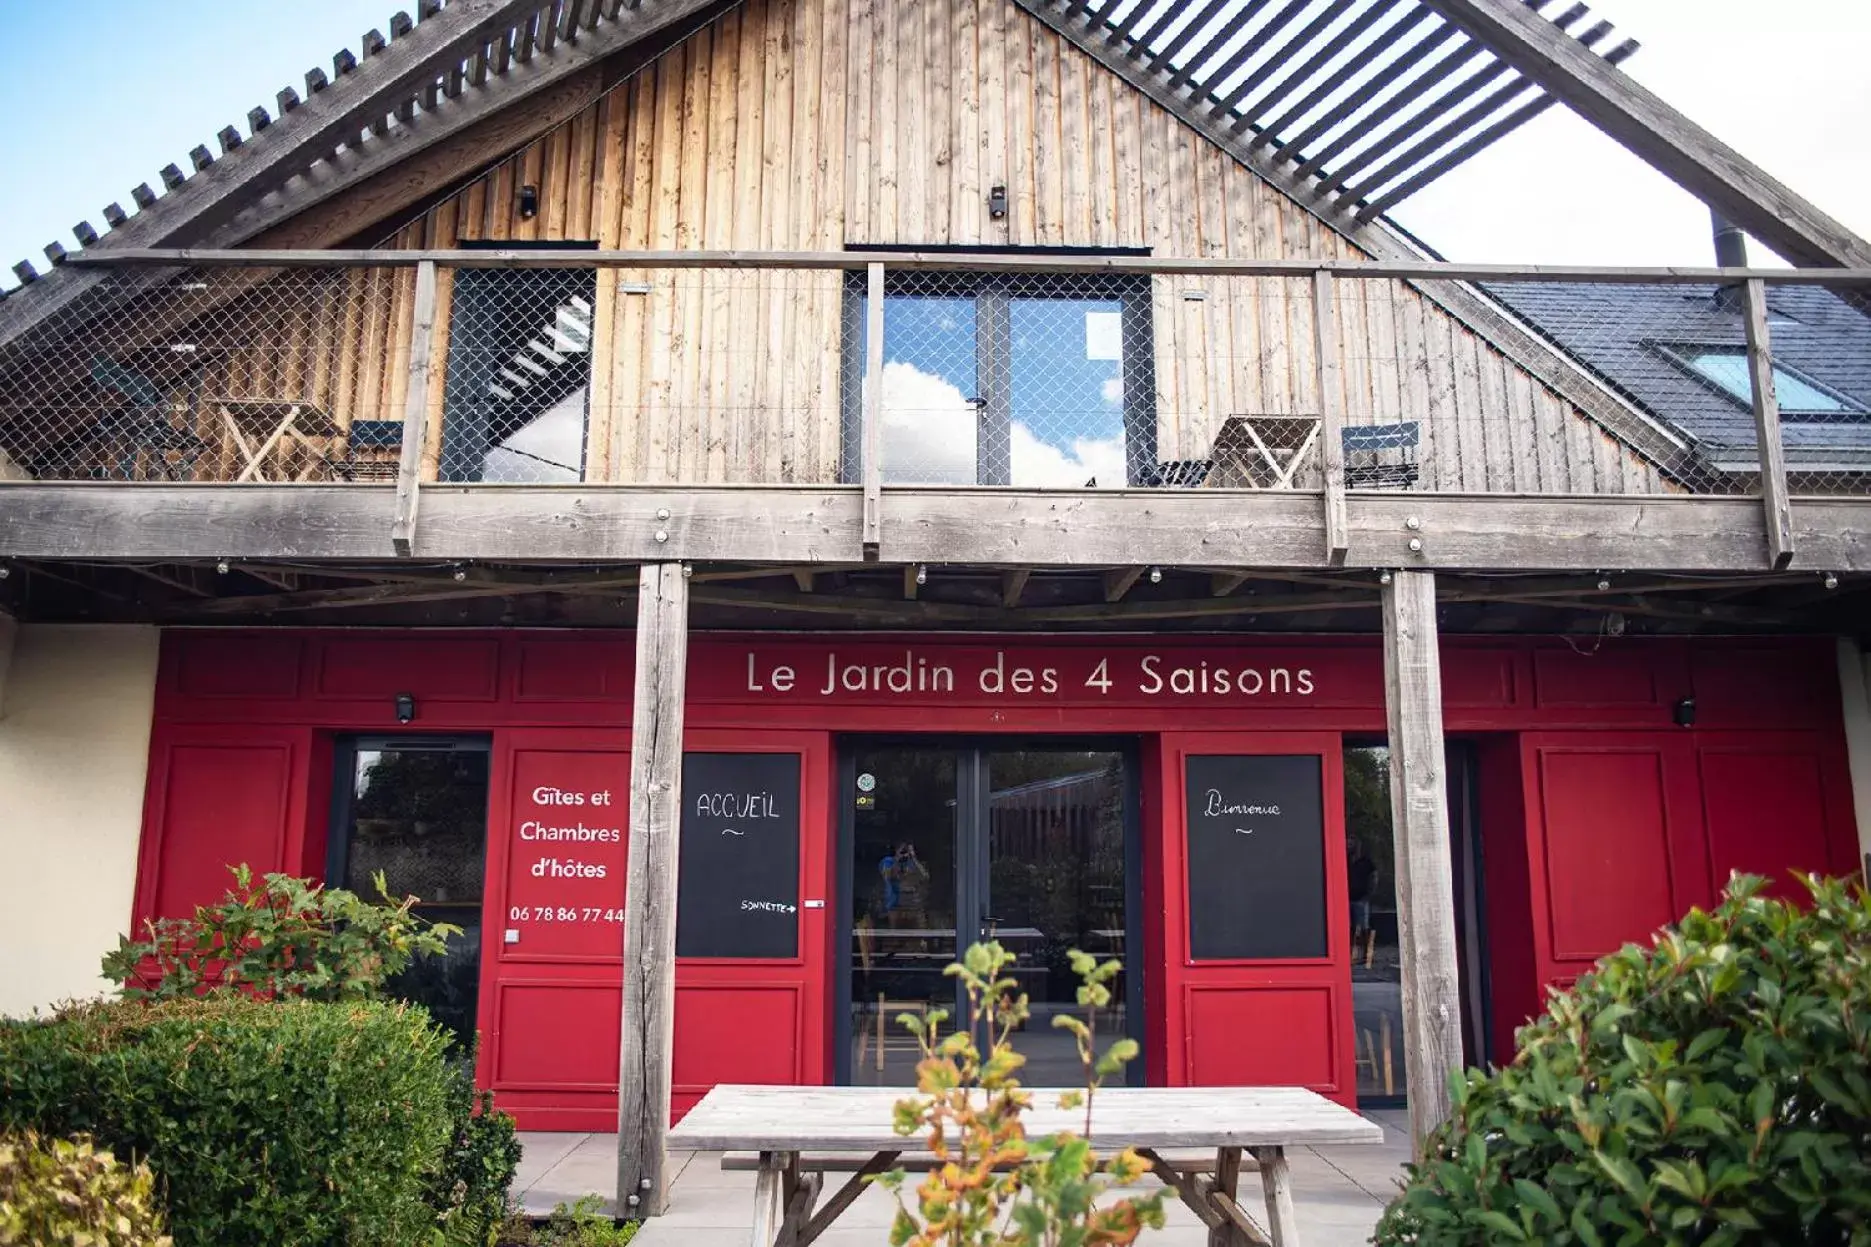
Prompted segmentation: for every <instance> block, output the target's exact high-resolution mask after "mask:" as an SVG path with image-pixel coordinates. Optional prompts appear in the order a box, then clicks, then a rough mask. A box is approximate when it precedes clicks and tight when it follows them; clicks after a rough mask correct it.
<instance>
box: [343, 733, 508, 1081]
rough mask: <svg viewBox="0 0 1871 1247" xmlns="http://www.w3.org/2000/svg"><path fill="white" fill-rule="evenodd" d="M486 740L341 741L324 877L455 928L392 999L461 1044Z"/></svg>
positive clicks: (469, 1012)
mask: <svg viewBox="0 0 1871 1247" xmlns="http://www.w3.org/2000/svg"><path fill="white" fill-rule="evenodd" d="M487 763H488V746H487V742H486V741H484V740H451V739H437V738H428V739H421V738H404V737H377V738H371V737H354V738H351V739H347V740H343V741H340V742H339V747H338V777H337V778H338V786H337V792H336V793H335V794H334V798H335V799H334V800H333V802H332V832H333V834H332V837H331V850H330V856H329V861H328V863H327V869H326V875H325V877H326V879H327V880H329V881H330V883H331V884H332V886H334V887H342V888H347V889H349V890H350V891H352V892H355V893H357V894H358V895H359V896H361V897H364V898H365V899H366V900H375V899H377V886H376V883H375V877H376V875H377V873H378V872H379V871H381V872H382V874H383V877H384V884H385V886H386V887H387V888H388V889H389V892H390V895H392V896H396V897H402V896H412V895H413V896H415V897H416V898H418V899H417V904H416V912H417V913H418V914H420V915H421V916H422V917H424V918H426V919H427V920H429V921H430V922H447V923H452V924H453V925H455V926H458V927H460V928H461V931H462V933H461V934H460V935H457V936H454V937H452V938H450V940H449V942H448V952H447V955H446V956H444V957H439V958H427V959H422V960H418V961H416V962H415V963H414V964H413V965H411V966H410V967H409V968H408V969H407V970H405V971H403V973H401V974H399V975H397V976H396V977H395V978H393V979H391V980H390V982H389V984H388V987H389V990H390V994H392V995H394V996H396V997H399V998H400V999H403V1000H408V1001H411V1002H412V1003H415V1004H419V1005H421V1006H423V1007H424V1008H426V1009H427V1010H428V1011H429V1013H430V1015H431V1016H433V1017H434V1018H435V1020H436V1021H437V1022H439V1023H440V1024H441V1025H443V1026H445V1027H447V1028H448V1029H449V1030H450V1031H452V1032H453V1033H454V1036H455V1039H456V1041H457V1042H458V1043H460V1044H461V1045H462V1046H463V1047H464V1048H467V1047H472V1046H473V1042H474V1030H475V1016H476V1009H477V1007H478V1005H479V999H480V983H481V897H482V890H483V887H484V879H485V874H486V872H485V870H484V863H485V861H486V856H487V780H488V766H487Z"/></svg>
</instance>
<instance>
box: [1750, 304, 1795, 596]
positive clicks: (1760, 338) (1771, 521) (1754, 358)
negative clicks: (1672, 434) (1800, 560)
mask: <svg viewBox="0 0 1871 1247" xmlns="http://www.w3.org/2000/svg"><path fill="white" fill-rule="evenodd" d="M1743 290H1744V291H1745V292H1746V308H1745V311H1746V315H1747V329H1748V388H1749V389H1751V390H1752V391H1753V393H1754V438H1755V440H1756V441H1757V442H1758V443H1759V444H1760V456H1761V507H1762V508H1763V510H1764V512H1765V518H1766V522H1767V561H1768V563H1769V565H1770V566H1772V567H1773V569H1774V570H1775V571H1780V570H1782V569H1783V568H1785V567H1786V565H1787V564H1789V563H1791V562H1792V561H1793V507H1792V504H1791V503H1789V502H1788V501H1787V451H1786V444H1785V443H1784V442H1783V441H1782V440H1781V437H1780V398H1779V395H1777V394H1775V393H1774V357H1773V347H1772V345H1771V343H1770V342H1769V340H1768V336H1767V288H1766V286H1764V285H1762V284H1761V279H1760V278H1758V277H1750V278H1748V280H1747V283H1746V285H1745V286H1744V287H1743Z"/></svg>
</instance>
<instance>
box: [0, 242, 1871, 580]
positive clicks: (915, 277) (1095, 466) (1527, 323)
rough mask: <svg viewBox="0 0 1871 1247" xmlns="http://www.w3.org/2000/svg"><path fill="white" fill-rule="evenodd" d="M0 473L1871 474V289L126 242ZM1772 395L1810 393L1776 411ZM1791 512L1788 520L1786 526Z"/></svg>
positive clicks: (1816, 486)
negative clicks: (222, 248) (183, 247)
mask: <svg viewBox="0 0 1871 1247" xmlns="http://www.w3.org/2000/svg"><path fill="white" fill-rule="evenodd" d="M70 262H72V263H83V264H86V265H99V266H104V267H106V268H107V269H108V272H109V279H108V280H107V281H105V282H103V283H101V284H100V285H99V286H98V287H96V288H95V289H94V290H92V291H91V292H90V293H89V294H88V295H87V297H86V298H85V299H83V300H81V301H79V302H76V303H74V304H72V305H71V306H68V307H65V308H62V309H60V310H59V311H58V312H57V313H56V314H54V315H52V316H50V317H48V318H47V319H46V320H44V321H42V322H40V323H38V324H36V325H33V326H32V327H31V328H29V329H27V330H25V331H24V332H22V333H21V334H19V335H18V336H16V337H15V338H14V339H12V340H11V341H8V342H5V343H0V479H4V480H6V481H8V482H9V483H20V482H35V481H38V482H44V481H74V480H87V481H113V482H125V483H128V482H146V481H167V482H183V481H186V482H212V483H223V482H225V483H231V484H250V483H307V482H322V483H326V484H356V485H359V486H371V485H376V486H382V487H392V486H393V487H395V488H396V489H397V490H398V491H399V504H398V508H397V511H398V517H399V525H400V526H401V528H402V533H401V535H402V536H404V537H406V536H407V530H408V526H409V525H410V524H412V523H413V521H414V517H415V508H416V503H417V499H418V494H419V490H420V488H421V486H422V485H423V484H425V483H432V482H442V483H449V484H458V485H497V484H509V483H526V484H534V485H539V484H555V483H567V484H573V483H578V484H583V485H593V484H597V485H606V484H616V485H641V484H655V485H721V484H726V485H766V484H790V485H815V486H819V485H823V486H851V487H856V488H862V489H863V490H864V492H865V498H866V501H867V506H866V517H867V519H866V530H867V533H868V534H872V535H874V532H875V515H876V509H877V508H876V501H877V499H878V498H879V497H880V496H881V494H882V491H883V490H885V489H886V488H889V487H893V486H898V485H922V484H927V485H945V486H958V485H960V486H976V485H979V486H1009V485H1010V486H1022V487H1029V488H1059V489H1071V490H1084V489H1100V490H1102V489H1113V488H1116V489H1191V488H1202V489H1223V490H1269V489H1278V490H1295V491H1302V492H1313V493H1316V494H1318V495H1319V497H1320V498H1321V500H1322V505H1323V506H1324V508H1325V522H1326V527H1327V530H1328V533H1332V534H1336V536H1333V537H1332V538H1331V540H1332V541H1333V542H1334V543H1335V545H1336V544H1341V543H1342V535H1343V532H1344V518H1343V517H1344V507H1345V505H1346V504H1345V497H1346V494H1347V493H1348V492H1350V493H1357V492H1359V491H1367V490H1368V491H1385V492H1397V491H1412V490H1414V491H1424V492H1435V493H1470V494H1474V493H1486V494H1506V495H1519V496H1526V495H1581V494H1584V495H1602V494H1619V495H1632V494H1637V495H1659V496H1662V495H1683V494H1747V495H1756V494H1759V495H1763V496H1764V497H1765V498H1766V499H1767V500H1768V505H1769V517H1770V530H1776V529H1777V530H1779V531H1782V532H1784V531H1786V530H1785V524H1784V516H1785V515H1786V505H1785V501H1784V500H1785V498H1786V497H1787V495H1788V494H1789V493H1793V492H1810V493H1829V494H1854V493H1859V492H1865V489H1864V487H1865V486H1866V485H1868V484H1871V415H1868V414H1867V412H1868V411H1871V318H1868V317H1867V315H1866V305H1865V298H1864V293H1863V292H1864V291H1865V289H1866V287H1867V285H1868V284H1871V274H1867V273H1861V272H1857V271H1844V270H1823V271H1821V270H1795V271H1789V272H1758V271H1742V270H1634V269H1625V270H1609V269H1553V268H1545V269H1535V268H1512V267H1497V266H1454V265H1444V264H1434V263H1421V264H1396V263H1353V262H1332V263H1321V262H1319V261H1313V260H1292V261H1284V260H1267V261H1221V260H1200V259H1191V260H1162V259H1156V258H1153V257H1142V256H1130V255H1124V256H1058V255H1046V256H1034V255H1022V256H1009V255H1004V254H994V255H959V254H913V253H851V254H741V253H719V252H717V253H705V252H687V253H654V254H651V253H597V252H591V251H529V252H502V251H467V252H414V251H409V252H310V253H285V252H217V253H191V252H119V253H116V254H110V253H98V254H96V255H90V256H84V257H73V259H72V260H71V261H70ZM1783 413H1784V414H1783ZM1776 516H1778V517H1782V518H1781V520H1780V521H1776V520H1775V519H1774V517H1776Z"/></svg>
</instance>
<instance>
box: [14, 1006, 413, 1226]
mask: <svg viewBox="0 0 1871 1247" xmlns="http://www.w3.org/2000/svg"><path fill="white" fill-rule="evenodd" d="M446 1046H447V1039H446V1037H445V1035H444V1034H443V1032H442V1031H441V1030H440V1029H439V1028H437V1027H436V1026H435V1025H434V1024H433V1023H431V1022H430V1021H429V1018H428V1016H427V1014H425V1013H423V1012H422V1011H421V1010H420V1009H413V1008H410V1007H408V1006H405V1005H392V1004H382V1003H375V1002H354V1003H345V1004H328V1003H314V1002H309V1001H261V1000H252V999H248V998H245V997H240V996H218V997H216V998H213V999H208V1000H176V1001H168V1002H164V1003H159V1004H147V1005H146V1004H141V1003H136V1002H125V1001H120V1002H112V1003H94V1004H90V1005H81V1006H76V1007H73V1008H71V1009H68V1010H66V1011H64V1012H62V1013H59V1014H56V1015H54V1016H52V1017H50V1018H41V1019H33V1020H28V1021H8V1022H0V1128H15V1129H37V1130H40V1131H42V1132H45V1133H53V1134H89V1135H91V1136H92V1137H94V1138H95V1139H96V1140H97V1141H98V1143H99V1144H100V1145H102V1146H106V1147H110V1148H112V1149H113V1150H115V1151H117V1152H119V1153H120V1154H130V1155H137V1156H145V1157H147V1158H148V1159H149V1164H150V1166H151V1168H152V1169H154V1170H155V1172H156V1175H157V1178H158V1179H159V1182H160V1190H161V1192H162V1195H163V1197H164V1202H165V1204H166V1208H167V1212H168V1219H169V1228H170V1232H171V1233H172V1234H173V1235H174V1236H175V1241H176V1243H177V1244H178V1247H196V1245H199V1247H209V1245H210V1244H213V1245H215V1247H219V1245H221V1244H228V1243H277V1244H298V1243H410V1242H418V1241H423V1240H426V1239H427V1238H428V1237H429V1235H430V1233H431V1231H432V1230H433V1228H434V1226H435V1213H434V1211H433V1210H432V1209H431V1208H430V1207H429V1206H428V1204H427V1203H426V1202H425V1196H427V1195H428V1194H429V1193H430V1188H431V1183H432V1181H433V1180H434V1176H435V1174H436V1173H437V1172H438V1170H439V1169H440V1168H441V1166H442V1162H443V1153H444V1149H445V1148H446V1147H447V1146H448V1143H449V1117H448V1112H449V1102H448V1097H449V1094H450V1082H449V1078H450V1075H449V1070H448V1066H447V1062H446V1060H445V1057H444V1052H445V1050H446Z"/></svg>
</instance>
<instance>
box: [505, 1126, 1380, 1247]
mask: <svg viewBox="0 0 1871 1247" xmlns="http://www.w3.org/2000/svg"><path fill="white" fill-rule="evenodd" d="M1366 1115H1367V1116H1370V1117H1372V1118H1373V1119H1374V1120H1378V1121H1379V1122H1380V1124H1382V1125H1383V1126H1384V1127H1385V1140H1384V1143H1383V1144H1382V1145H1380V1146H1378V1147H1337V1148H1316V1149H1315V1148H1295V1149H1294V1150H1293V1151H1292V1153H1291V1154H1290V1161H1291V1167H1292V1174H1293V1189H1294V1203H1295V1205H1296V1208H1297V1211H1298V1214H1299V1223H1300V1229H1301V1241H1302V1242H1303V1243H1304V1244H1305V1245H1306V1247H1355V1245H1357V1244H1363V1243H1367V1242H1369V1241H1370V1235H1371V1230H1372V1229H1373V1227H1375V1226H1376V1224H1377V1219H1378V1217H1379V1215H1380V1214H1381V1213H1382V1212H1383V1209H1384V1204H1385V1202H1386V1201H1387V1200H1388V1199H1389V1197H1390V1194H1391V1193H1392V1192H1393V1191H1394V1190H1395V1186H1396V1182H1397V1180H1398V1178H1400V1177H1401V1175H1402V1167H1401V1166H1402V1164H1403V1162H1404V1160H1406V1159H1407V1158H1408V1156H1409V1129H1408V1125H1407V1120H1406V1119H1404V1118H1403V1117H1402V1115H1401V1114H1385V1115H1384V1116H1381V1117H1380V1115H1379V1114H1377V1113H1370V1114H1366ZM520 1141H521V1145H522V1147H523V1148H524V1149H525V1156H524V1159H523V1160H522V1162H521V1172H522V1174H523V1175H524V1177H525V1181H524V1182H519V1181H516V1183H515V1195H516V1197H517V1198H518V1200H519V1201H520V1204H521V1207H523V1208H524V1209H525V1210H526V1211H527V1212H529V1213H533V1214H536V1215H539V1214H544V1213H547V1212H550V1211H552V1208H553V1206H554V1205H555V1204H558V1203H566V1204H570V1203H573V1202H576V1201H577V1200H578V1198H579V1197H580V1196H583V1195H588V1194H596V1195H599V1196H600V1197H601V1198H602V1199H603V1201H604V1202H603V1207H604V1209H605V1211H607V1212H608V1211H610V1210H611V1203H610V1196H611V1193H612V1187H613V1184H614V1183H615V1182H616V1174H617V1137H616V1136H615V1135H608V1134H589V1135H565V1134H534V1133H528V1134H523V1135H522V1136H521V1138H520ZM842 1177H843V1175H838V1174H827V1175H826V1184H827V1186H828V1187H834V1188H835V1187H836V1186H837V1185H838V1184H839V1183H840V1182H841V1181H842ZM753 1190H754V1175H753V1173H752V1172H751V1171H748V1170H724V1169H722V1168H721V1156H720V1153H717V1152H694V1153H689V1152H679V1153H674V1154H672V1155H671V1156H670V1208H669V1212H668V1213H667V1214H666V1215H664V1216H661V1217H657V1218H655V1219H654V1220H652V1221H650V1222H649V1223H648V1224H647V1225H646V1226H644V1228H643V1230H642V1232H641V1233H639V1234H638V1236H637V1239H636V1242H637V1243H638V1244H640V1245H641V1247H729V1245H730V1244H732V1247H747V1235H748V1230H749V1229H750V1228H751V1226H752V1223H753ZM1241 1195H1242V1203H1243V1204H1245V1205H1246V1206H1247V1208H1248V1209H1249V1211H1250V1212H1253V1213H1254V1214H1256V1215H1257V1216H1258V1215H1259V1214H1260V1211H1261V1192H1260V1180H1259V1178H1258V1176H1256V1175H1254V1174H1243V1175H1242V1179H1241ZM894 1210H895V1204H894V1203H893V1202H892V1200H891V1198H890V1196H889V1193H888V1192H886V1191H883V1190H881V1189H872V1190H868V1191H866V1192H865V1193H864V1194H863V1195H862V1196H860V1197H859V1198H858V1199H857V1201H856V1202H855V1203H853V1204H852V1206H851V1207H850V1208H849V1209H848V1210H847V1211H846V1212H845V1214H844V1216H842V1217H841V1218H839V1221H838V1223H837V1225H835V1226H833V1227H832V1228H831V1229H830V1230H829V1231H827V1232H826V1234H825V1235H824V1236H823V1237H821V1238H820V1239H819V1240H818V1241H819V1242H820V1243H822V1244H824V1245H825V1247H881V1245H882V1244H883V1243H884V1242H885V1241H886V1238H885V1230H886V1227H888V1226H889V1224H890V1220H891V1217H892V1215H893V1214H894ZM1166 1212H1167V1215H1166V1220H1167V1225H1166V1226H1165V1228H1164V1230H1163V1231H1162V1232H1161V1233H1158V1234H1154V1235H1150V1236H1148V1237H1147V1238H1146V1239H1144V1240H1142V1241H1144V1242H1147V1243H1149V1244H1150V1247H1205V1245H1206V1243H1207V1241H1208V1238H1207V1234H1206V1232H1205V1231H1204V1229H1203V1227H1202V1225H1201V1222H1200V1221H1199V1220H1198V1219H1197V1218H1196V1216H1195V1214H1194V1213H1193V1212H1191V1211H1190V1210H1189V1209H1188V1208H1186V1207H1184V1206H1183V1205H1182V1204H1181V1203H1180V1202H1171V1203H1169V1204H1168V1205H1166Z"/></svg>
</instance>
